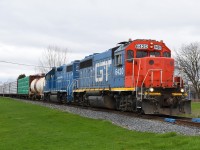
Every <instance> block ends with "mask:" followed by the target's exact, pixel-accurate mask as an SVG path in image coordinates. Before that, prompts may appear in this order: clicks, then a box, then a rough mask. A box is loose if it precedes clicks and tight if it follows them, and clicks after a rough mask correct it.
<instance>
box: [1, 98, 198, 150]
mask: <svg viewBox="0 0 200 150" xmlns="http://www.w3.org/2000/svg"><path fill="white" fill-rule="evenodd" d="M199 145H200V137H187V136H180V135H177V134H175V133H166V134H153V133H140V132H135V131H129V130H126V129H123V128H121V127H118V126H115V125H113V124H111V123H110V122H108V121H104V120H94V119H88V118H83V117H79V116H77V115H73V114H69V113H65V112H61V111H57V110H52V109H49V108H46V107H42V106H38V105H33V104H27V103H24V102H19V101H15V100H11V99H9V98H0V149H1V150H28V149H31V150H34V149H35V150H40V149H44V150H48V149H51V150H56V149H58V150H60V149H63V150H66V149H69V150H72V149H77V150H82V149H95V150H96V149H100V150H102V149H107V150H112V149H113V150H115V149H119V150H128V149H130V150H132V149H137V150H143V149H148V150H149V149H152V150H162V149H170V150H171V149H181V150H183V149H185V150H189V149H196V150H199V149H200V146H199Z"/></svg>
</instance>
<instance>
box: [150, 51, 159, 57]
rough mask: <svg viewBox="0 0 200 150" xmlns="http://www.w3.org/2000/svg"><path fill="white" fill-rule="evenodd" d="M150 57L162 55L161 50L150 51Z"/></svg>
mask: <svg viewBox="0 0 200 150" xmlns="http://www.w3.org/2000/svg"><path fill="white" fill-rule="evenodd" d="M150 57H160V52H150Z"/></svg>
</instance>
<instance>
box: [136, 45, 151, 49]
mask: <svg viewBox="0 0 200 150" xmlns="http://www.w3.org/2000/svg"><path fill="white" fill-rule="evenodd" d="M135 48H136V49H148V45H147V44H136V45H135Z"/></svg>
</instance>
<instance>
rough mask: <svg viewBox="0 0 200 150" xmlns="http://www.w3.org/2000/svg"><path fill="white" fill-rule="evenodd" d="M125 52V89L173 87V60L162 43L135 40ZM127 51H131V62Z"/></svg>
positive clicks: (168, 50)
mask: <svg viewBox="0 0 200 150" xmlns="http://www.w3.org/2000/svg"><path fill="white" fill-rule="evenodd" d="M125 51H126V54H125V58H126V59H125V60H126V62H125V87H141V86H143V87H147V88H149V87H163V88H170V87H173V74H174V59H173V58H170V57H171V51H170V49H169V48H168V47H167V46H166V45H165V44H164V43H163V42H162V41H160V42H158V41H155V40H135V41H133V42H131V43H130V44H129V45H128V46H127V47H126V49H125ZM128 51H133V57H134V58H133V59H132V60H130V59H129V58H130V56H128ZM141 52H144V54H145V55H146V56H139V53H141ZM142 55H143V54H142ZM139 57H140V58H139ZM133 64H134V65H133Z"/></svg>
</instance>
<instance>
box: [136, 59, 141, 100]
mask: <svg viewBox="0 0 200 150" xmlns="http://www.w3.org/2000/svg"><path fill="white" fill-rule="evenodd" d="M139 60H140V63H139V69H138V77H137V84H136V88H135V89H136V98H138V96H137V95H138V94H137V93H138V90H137V87H138V81H139V73H140V65H141V59H139Z"/></svg>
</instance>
